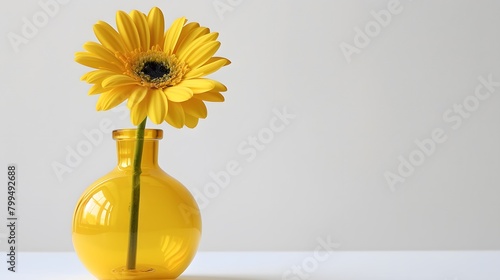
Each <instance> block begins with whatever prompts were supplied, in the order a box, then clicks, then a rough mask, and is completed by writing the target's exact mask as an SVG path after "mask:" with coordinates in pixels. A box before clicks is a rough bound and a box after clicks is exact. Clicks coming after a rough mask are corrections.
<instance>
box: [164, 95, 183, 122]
mask: <svg viewBox="0 0 500 280" xmlns="http://www.w3.org/2000/svg"><path fill="white" fill-rule="evenodd" d="M184 119H185V115H184V109H183V108H182V105H181V104H180V103H176V102H172V101H168V112H167V116H166V117H165V121H167V123H169V124H170V125H171V126H173V127H176V128H182V127H183V126H184Z"/></svg>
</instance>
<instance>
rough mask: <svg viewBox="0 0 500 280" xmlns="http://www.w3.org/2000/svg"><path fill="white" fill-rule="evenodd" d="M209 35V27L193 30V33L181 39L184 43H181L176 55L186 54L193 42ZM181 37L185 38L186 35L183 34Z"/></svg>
mask: <svg viewBox="0 0 500 280" xmlns="http://www.w3.org/2000/svg"><path fill="white" fill-rule="evenodd" d="M209 33H210V29H208V28H207V27H198V28H193V30H192V31H191V32H189V33H188V34H186V35H185V37H182V38H181V40H182V41H181V42H179V44H178V46H177V50H176V51H175V53H176V54H177V55H180V54H181V53H184V52H186V50H187V49H188V48H189V47H190V46H191V45H192V44H193V42H194V41H195V40H196V39H198V38H200V37H202V36H204V35H207V34H209ZM181 36H184V35H183V34H181Z"/></svg>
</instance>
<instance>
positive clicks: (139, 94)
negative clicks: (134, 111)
mask: <svg viewBox="0 0 500 280" xmlns="http://www.w3.org/2000/svg"><path fill="white" fill-rule="evenodd" d="M147 93H148V88H147V87H141V86H138V87H135V89H134V90H133V91H132V92H131V93H130V97H129V98H128V101H127V107H128V108H129V109H130V108H132V107H134V106H135V105H136V104H138V103H140V102H141V101H142V100H143V99H144V97H146V95H147Z"/></svg>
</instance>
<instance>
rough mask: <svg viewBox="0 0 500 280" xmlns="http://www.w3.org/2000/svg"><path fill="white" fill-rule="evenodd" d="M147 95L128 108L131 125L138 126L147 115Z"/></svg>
mask: <svg viewBox="0 0 500 280" xmlns="http://www.w3.org/2000/svg"><path fill="white" fill-rule="evenodd" d="M149 99H150V97H149V94H146V97H144V99H143V100H142V101H141V102H140V103H137V104H135V105H134V107H132V108H130V121H132V124H133V125H139V124H140V123H141V122H142V121H143V120H144V119H145V118H146V117H147V115H148V107H149Z"/></svg>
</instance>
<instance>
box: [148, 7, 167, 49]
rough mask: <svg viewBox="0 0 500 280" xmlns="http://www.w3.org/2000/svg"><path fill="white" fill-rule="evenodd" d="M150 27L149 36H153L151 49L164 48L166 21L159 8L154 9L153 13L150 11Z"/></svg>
mask: <svg viewBox="0 0 500 280" xmlns="http://www.w3.org/2000/svg"><path fill="white" fill-rule="evenodd" d="M148 26H149V34H150V36H151V42H150V44H151V46H150V47H154V46H160V47H162V46H163V33H164V32H165V31H164V30H165V19H164V18H163V12H162V11H161V10H160V9H159V8H158V7H154V8H152V9H151V11H149V14H148Z"/></svg>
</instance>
